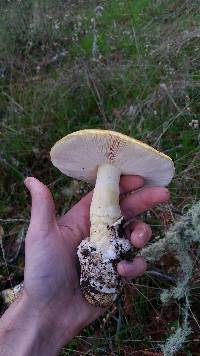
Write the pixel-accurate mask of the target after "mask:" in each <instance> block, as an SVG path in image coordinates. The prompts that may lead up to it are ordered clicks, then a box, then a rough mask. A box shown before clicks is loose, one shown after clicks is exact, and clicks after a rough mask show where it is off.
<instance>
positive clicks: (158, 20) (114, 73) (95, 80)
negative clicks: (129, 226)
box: [0, 0, 200, 356]
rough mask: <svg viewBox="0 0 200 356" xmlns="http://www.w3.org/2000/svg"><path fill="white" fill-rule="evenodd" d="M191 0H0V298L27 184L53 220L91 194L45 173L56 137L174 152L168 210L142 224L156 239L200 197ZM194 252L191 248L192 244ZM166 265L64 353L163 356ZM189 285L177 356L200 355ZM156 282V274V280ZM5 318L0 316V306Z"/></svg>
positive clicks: (26, 205) (130, 289) (198, 20)
mask: <svg viewBox="0 0 200 356" xmlns="http://www.w3.org/2000/svg"><path fill="white" fill-rule="evenodd" d="M199 5H200V4H199V1H198V0H190V1H185V0H181V1H180V0H154V1H153V0H152V1H151V0H149V1H148V0H134V1H133V0H125V1H120V0H109V1H104V0H101V1H94V0H93V1H92V0H85V1H82V0H26V1H25V0H10V1H7V0H1V2H0V14H1V17H0V79H1V85H0V102H1V107H0V143H1V152H0V217H1V219H0V223H1V224H2V226H3V229H4V235H3V239H2V242H3V247H4V254H5V256H6V261H7V265H6V264H5V260H4V259H3V249H2V254H1V260H0V268H1V269H0V285H1V289H5V288H7V287H10V284H11V282H12V283H13V284H16V283H18V282H21V280H22V279H23V266H24V238H25V232H26V228H27V224H28V220H29V212H30V200H29V197H28V195H27V192H26V190H25V188H24V185H23V179H24V177H26V176H27V175H33V176H35V177H37V178H39V179H40V180H42V181H43V182H44V183H46V184H47V185H48V186H49V187H50V188H51V190H52V192H53V195H54V198H55V200H56V206H57V211H58V214H62V213H63V212H65V211H66V210H67V209H68V208H69V207H70V206H71V205H72V204H73V203H74V202H75V201H76V200H78V199H79V198H80V196H81V195H82V194H83V193H84V192H85V191H87V190H88V189H89V187H87V186H85V185H83V184H81V183H78V182H75V181H73V180H71V179H68V178H66V177H63V176H62V175H61V174H60V173H59V172H58V171H57V170H56V169H55V168H54V167H53V166H52V165H51V164H50V159H49V151H50V148H51V147H52V145H53V144H54V143H55V141H56V140H58V139H59V138H61V137H62V136H64V135H66V134H68V133H70V132H73V131H75V130H79V129H83V128H103V129H112V130H116V131H120V132H122V133H125V134H127V135H130V136H132V137H135V138H138V139H140V140H143V141H144V142H146V143H148V144H151V145H152V146H154V147H155V148H157V149H159V150H161V151H163V152H165V153H166V154H168V155H170V156H171V157H172V158H173V160H174V162H175V167H176V176H175V178H174V180H173V182H172V184H171V185H170V190H171V193H172V197H171V201H170V203H169V204H167V205H163V206H160V207H157V208H156V209H154V210H152V211H149V212H148V213H147V214H146V215H144V216H143V218H144V219H145V220H146V221H147V222H148V223H150V224H151V227H152V229H153V231H154V236H158V235H161V236H162V235H163V232H164V231H165V230H167V229H168V227H169V226H170V225H171V224H172V223H173V222H174V221H175V220H176V219H177V218H178V217H179V216H181V215H182V214H183V213H184V212H185V211H186V210H187V209H188V208H189V207H190V206H191V205H192V203H193V202H195V201H198V199H199V197H200V185H199V180H200V170H199V167H200V165H199V164H200V153H199V143H200V135H199V121H198V120H199V112H200V100H199V99H200V98H199V96H200V94H199V87H200V52H199V38H200V12H199ZM195 248H198V247H195ZM174 262H175V261H174V259H173V258H172V257H170V256H168V257H165V258H162V259H161V260H160V262H159V263H158V264H157V265H156V268H157V269H156V270H155V266H154V269H153V270H151V271H150V272H149V273H148V274H146V275H145V276H144V277H143V278H140V279H139V280H136V282H135V284H133V283H132V282H130V283H129V284H128V285H127V286H126V287H125V288H124V292H123V294H122V296H121V299H120V300H119V301H118V302H117V303H116V305H115V306H114V307H113V308H112V310H110V311H109V312H108V313H107V314H106V315H105V316H104V318H103V319H101V320H99V321H97V322H95V323H94V324H93V325H91V326H90V327H88V328H87V329H86V330H84V331H83V332H82V334H81V335H80V336H78V337H77V338H75V339H74V340H73V341H72V342H71V343H70V344H69V345H67V346H66V348H65V349H64V350H63V352H62V355H63V356H64V355H75V354H79V355H84V354H87V355H124V356H126V355H155V356H156V355H161V354H160V353H159V350H160V347H159V346H160V344H161V343H162V342H163V340H165V339H166V338H167V337H168V335H169V334H170V333H171V331H172V330H173V328H175V327H176V326H177V325H178V324H179V322H180V311H181V302H180V303H179V304H177V303H176V302H173V301H171V302H170V303H168V305H167V306H163V305H162V304H161V302H160V299H159V294H160V290H161V289H162V288H163V287H166V286H169V284H170V283H172V284H173V282H174V279H173V277H174V276H175V266H176V263H174ZM195 263H196V276H195V278H194V279H193V280H192V281H191V301H190V302H191V311H190V318H191V323H192V327H193V334H192V335H191V336H190V339H189V340H188V342H187V343H186V344H185V349H184V351H182V353H179V354H180V355H188V356H189V355H199V346H198V345H199V344H200V328H199V323H198V318H199V317H200V303H199V295H200V283H199V282H200V276H199V272H198V270H199V269H198V265H199V260H198V259H197V260H196V261H195ZM158 276H160V277H159V278H158ZM2 310H3V307H2Z"/></svg>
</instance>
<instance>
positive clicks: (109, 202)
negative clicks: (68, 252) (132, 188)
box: [90, 164, 121, 250]
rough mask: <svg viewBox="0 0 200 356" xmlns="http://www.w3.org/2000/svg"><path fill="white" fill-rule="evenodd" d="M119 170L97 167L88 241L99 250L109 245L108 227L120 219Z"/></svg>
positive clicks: (112, 167) (110, 167) (109, 165)
mask: <svg viewBox="0 0 200 356" xmlns="http://www.w3.org/2000/svg"><path fill="white" fill-rule="evenodd" d="M120 175H121V170H120V169H119V168H118V167H115V166H113V165H111V164H103V165H101V166H99V168H98V172H97V179H96V185H95V189H94V194H93V198H92V203H91V207H90V222H91V228H90V241H91V242H92V243H93V244H94V245H95V246H96V247H97V248H100V249H101V250H102V249H104V250H106V249H107V248H108V247H109V245H110V238H111V237H112V236H113V231H112V230H111V229H110V227H111V226H112V225H113V224H114V223H115V222H116V221H117V220H119V218H120V217H121V210H120V207H119V180H120Z"/></svg>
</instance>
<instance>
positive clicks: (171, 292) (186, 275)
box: [140, 202, 200, 356]
mask: <svg viewBox="0 0 200 356" xmlns="http://www.w3.org/2000/svg"><path fill="white" fill-rule="evenodd" d="M199 242H200V202H198V203H196V204H194V205H193V206H192V208H191V209H190V210H189V211H188V212H187V213H186V214H185V215H183V216H182V218H181V219H180V220H179V221H178V222H176V223H175V224H174V225H173V226H172V227H171V229H170V230H169V231H168V232H166V234H165V237H163V238H162V239H160V240H158V241H157V242H155V243H152V244H151V245H149V246H147V247H145V248H144V249H143V250H142V252H141V253H140V255H142V256H143V257H144V258H145V259H146V260H147V261H149V262H150V263H153V262H155V261H158V260H159V259H160V258H161V257H162V256H164V255H166V254H172V255H174V257H175V258H176V259H177V261H178V262H179V268H178V271H177V275H178V278H177V282H176V285H175V286H173V287H172V288H169V289H165V290H163V291H162V293H161V300H162V302H163V303H167V302H168V301H169V300H170V298H174V299H176V300H177V301H180V300H181V299H183V300H185V304H184V308H183V309H184V313H183V314H184V315H183V322H182V325H181V326H179V327H178V328H177V330H176V331H175V333H174V334H173V335H171V336H170V337H169V338H168V340H167V341H166V343H165V345H164V346H163V347H162V350H163V352H164V355H165V356H171V355H173V354H174V353H175V352H176V351H178V350H180V349H181V347H182V346H183V344H184V342H185V340H186V338H187V336H188V335H189V334H190V332H191V329H190V326H189V320H188V308H189V302H188V296H189V294H190V283H189V282H190V280H191V278H192V276H193V274H194V271H195V263H194V257H193V253H192V246H193V244H194V243H199ZM196 254H197V255H198V254H200V251H199V250H198V249H196Z"/></svg>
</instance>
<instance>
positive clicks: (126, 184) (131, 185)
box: [120, 176, 144, 194]
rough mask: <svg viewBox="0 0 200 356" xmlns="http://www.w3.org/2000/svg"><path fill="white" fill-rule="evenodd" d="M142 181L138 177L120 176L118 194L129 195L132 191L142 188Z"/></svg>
mask: <svg viewBox="0 0 200 356" xmlns="http://www.w3.org/2000/svg"><path fill="white" fill-rule="evenodd" d="M143 185H144V179H143V178H142V177H140V176H122V177H121V179H120V193H121V194H124V193H130V192H132V191H133V190H137V189H139V188H142V187H143Z"/></svg>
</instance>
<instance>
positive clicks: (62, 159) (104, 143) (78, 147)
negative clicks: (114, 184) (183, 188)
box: [50, 129, 174, 186]
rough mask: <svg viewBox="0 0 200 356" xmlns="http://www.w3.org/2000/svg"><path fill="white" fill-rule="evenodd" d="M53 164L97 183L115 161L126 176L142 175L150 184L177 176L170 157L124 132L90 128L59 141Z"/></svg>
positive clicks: (160, 183) (53, 155) (54, 151)
mask: <svg viewBox="0 0 200 356" xmlns="http://www.w3.org/2000/svg"><path fill="white" fill-rule="evenodd" d="M50 156H51V160H52V163H53V165H54V166H55V167H57V168H58V169H59V170H60V171H61V172H63V173H64V174H66V175H67V176H69V177H73V178H76V179H79V180H83V181H86V182H89V183H95V181H96V176H97V169H98V167H99V166H100V165H102V164H112V165H114V166H117V167H118V168H119V169H120V170H121V174H123V175H140V176H142V177H144V179H145V184H146V185H149V186H155V185H158V186H166V185H167V184H169V182H170V181H171V179H172V177H173V175H174V164H173V161H172V160H171V158H170V157H168V156H166V155H165V154H163V153H161V152H159V151H157V150H155V149H154V148H152V147H151V146H148V145H147V144H145V143H143V142H141V141H138V140H135V139H134V138H131V137H128V136H126V135H123V134H121V133H118V132H115V131H109V130H97V129H88V130H80V131H77V132H74V133H71V134H69V135H67V136H65V137H63V138H62V139H61V140H59V141H58V142H57V143H56V144H55V145H54V146H53V147H52V149H51V152H50Z"/></svg>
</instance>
